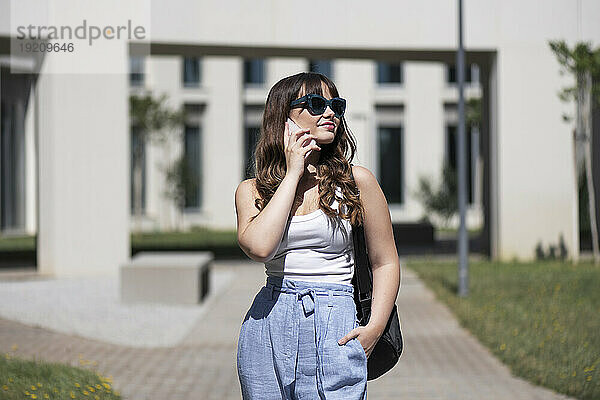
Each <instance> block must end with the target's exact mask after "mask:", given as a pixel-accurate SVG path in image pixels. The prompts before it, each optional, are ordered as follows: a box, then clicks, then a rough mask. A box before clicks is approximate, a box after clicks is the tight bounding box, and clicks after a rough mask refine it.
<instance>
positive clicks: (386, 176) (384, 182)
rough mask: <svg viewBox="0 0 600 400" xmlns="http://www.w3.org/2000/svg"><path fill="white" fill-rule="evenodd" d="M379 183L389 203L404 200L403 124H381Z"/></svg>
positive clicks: (378, 133)
mask: <svg viewBox="0 0 600 400" xmlns="http://www.w3.org/2000/svg"><path fill="white" fill-rule="evenodd" d="M377 136H378V138H377V139H378V145H379V183H380V185H381V189H382V190H383V193H384V194H385V197H386V198H387V200H388V203H403V202H404V190H403V187H402V185H403V181H404V169H403V163H404V154H403V139H402V126H379V127H378V129H377Z"/></svg>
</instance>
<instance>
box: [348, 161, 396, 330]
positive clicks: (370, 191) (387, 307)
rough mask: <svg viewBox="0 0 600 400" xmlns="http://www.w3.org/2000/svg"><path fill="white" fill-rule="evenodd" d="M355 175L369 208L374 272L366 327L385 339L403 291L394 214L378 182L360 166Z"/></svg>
mask: <svg viewBox="0 0 600 400" xmlns="http://www.w3.org/2000/svg"><path fill="white" fill-rule="evenodd" d="M352 174H353V175H354V179H355V181H356V185H357V186H358V189H359V190H360V200H361V202H362V204H363V207H364V209H365V219H364V229H365V240H366V242H367V249H368V251H369V260H370V261H371V267H372V270H373V294H372V300H371V301H372V302H371V317H370V319H369V323H368V324H367V325H366V327H367V328H369V327H371V328H372V329H374V330H375V331H376V332H377V334H378V336H381V335H382V334H383V330H384V329H385V326H386V324H387V321H388V318H389V316H390V313H391V311H392V308H393V307H394V303H395V302H396V297H397V296H398V290H399V289H400V263H399V260H398V252H397V250H396V243H395V241H394V233H393V230H392V220H391V218H390V211H389V208H388V204H387V201H386V199H385V196H384V194H383V191H382V190H381V188H380V187H379V183H378V182H377V179H376V178H375V176H373V174H372V173H371V172H370V171H369V170H368V169H366V168H364V167H360V166H354V167H352Z"/></svg>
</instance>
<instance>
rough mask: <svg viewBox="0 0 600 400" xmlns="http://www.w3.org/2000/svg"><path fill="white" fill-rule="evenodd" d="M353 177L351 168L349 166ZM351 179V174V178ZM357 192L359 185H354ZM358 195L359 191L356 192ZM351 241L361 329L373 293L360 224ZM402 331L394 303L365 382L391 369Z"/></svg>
mask: <svg viewBox="0 0 600 400" xmlns="http://www.w3.org/2000/svg"><path fill="white" fill-rule="evenodd" d="M350 174H351V175H352V165H351V166H350ZM352 179H353V180H354V175H352ZM354 185H355V186H356V190H357V191H358V185H356V181H355V182H354ZM359 193H360V192H359ZM352 240H353V242H354V276H353V278H352V284H353V285H354V302H355V303H356V310H357V318H358V320H359V321H360V325H361V326H365V325H367V323H368V322H369V319H370V318H371V295H372V293H373V271H372V270H371V262H370V261H369V256H368V252H367V245H366V242H365V231H364V227H363V225H362V224H361V225H358V226H354V225H352ZM402 344H403V341H402V332H401V330H400V321H399V318H398V309H397V307H396V304H395V303H394V307H393V308H392V312H391V313H390V317H389V319H388V322H387V325H386V326H385V329H384V331H383V334H382V335H381V337H380V338H379V340H378V341H377V344H376V345H375V348H374V349H373V352H372V353H371V355H370V356H369V358H368V359H367V380H369V381H370V380H373V379H376V378H379V377H380V376H381V375H383V374H385V373H386V372H387V371H389V370H390V369H392V367H394V365H396V363H397V362H398V359H400V355H401V354H402V347H403V346H402Z"/></svg>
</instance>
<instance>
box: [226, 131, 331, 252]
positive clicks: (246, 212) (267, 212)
mask: <svg viewBox="0 0 600 400" xmlns="http://www.w3.org/2000/svg"><path fill="white" fill-rule="evenodd" d="M314 138H315V135H313V134H311V133H310V129H300V130H298V131H296V132H294V133H291V132H290V130H289V126H288V123H287V122H286V123H285V130H284V132H283V147H284V152H285V160H286V172H285V176H284V178H283V179H282V180H281V183H280V184H279V186H278V187H277V189H276V190H275V193H274V194H273V197H271V200H269V203H268V204H267V205H266V206H265V207H264V209H263V210H262V211H261V212H260V213H259V210H258V209H257V208H256V206H255V205H254V199H255V198H257V197H258V193H257V191H256V186H255V180H254V179H247V180H245V181H243V182H242V183H240V184H239V185H238V187H237V189H236V191H235V208H236V213H237V237H238V243H239V245H240V248H241V249H242V250H243V251H244V253H246V254H247V255H248V257H250V258H251V259H253V260H256V261H266V260H269V259H270V258H271V257H272V256H273V254H275V252H276V251H277V248H278V247H279V243H280V242H281V238H282V237H283V233H284V231H285V226H286V225H287V219H288V216H289V215H290V211H291V210H292V205H293V204H294V197H295V196H296V189H297V188H298V182H299V181H300V178H302V175H303V174H304V166H305V161H306V157H305V154H306V153H307V152H308V151H311V150H318V151H320V150H321V148H320V147H319V146H318V145H317V144H316V142H315V143H313V144H308V145H306V144H307V142H309V141H310V140H311V139H314ZM257 214H258V216H257V217H256V218H254V219H253V220H252V217H253V216H255V215H257Z"/></svg>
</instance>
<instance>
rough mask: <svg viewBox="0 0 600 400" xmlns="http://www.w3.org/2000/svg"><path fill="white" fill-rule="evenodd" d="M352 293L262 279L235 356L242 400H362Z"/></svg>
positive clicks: (361, 357)
mask: <svg viewBox="0 0 600 400" xmlns="http://www.w3.org/2000/svg"><path fill="white" fill-rule="evenodd" d="M353 293H354V288H353V287H352V286H351V285H345V284H341V283H327V282H307V281H300V280H291V279H288V278H283V279H282V278H275V277H271V276H269V277H267V280H266V284H265V286H263V287H262V288H261V289H260V290H259V292H258V293H257V294H256V296H255V297H254V301H253V302H252V305H251V306H250V309H249V310H248V312H247V313H246V315H245V317H244V320H243V322H242V326H241V329H240V335H239V339H238V348H237V370H238V377H239V380H240V385H241V389H242V397H243V398H244V400H250V399H251V400H271V399H298V400H300V399H310V400H315V399H327V400H330V399H343V400H364V399H366V396H367V357H366V354H365V351H364V349H363V347H362V345H361V344H360V342H359V341H358V339H356V338H354V339H352V340H349V341H348V342H346V344H345V345H339V344H338V343H337V341H338V340H339V339H341V338H342V337H344V336H345V335H346V334H347V333H348V332H350V331H351V330H352V329H353V328H355V327H357V326H359V323H358V319H357V318H356V305H355V304H354V297H353V296H354V294H353Z"/></svg>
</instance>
